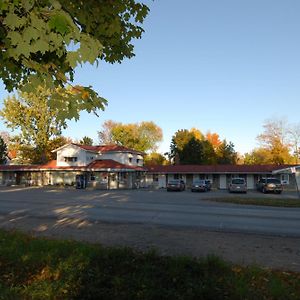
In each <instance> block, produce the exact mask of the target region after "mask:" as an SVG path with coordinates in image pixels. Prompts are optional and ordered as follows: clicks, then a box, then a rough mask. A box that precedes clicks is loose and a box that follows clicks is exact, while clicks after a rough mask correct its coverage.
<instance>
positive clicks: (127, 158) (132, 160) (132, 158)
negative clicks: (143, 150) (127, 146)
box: [99, 152, 144, 167]
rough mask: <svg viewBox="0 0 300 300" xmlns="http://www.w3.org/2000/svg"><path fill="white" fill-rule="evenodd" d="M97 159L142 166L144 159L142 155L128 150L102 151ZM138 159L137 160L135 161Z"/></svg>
mask: <svg viewBox="0 0 300 300" xmlns="http://www.w3.org/2000/svg"><path fill="white" fill-rule="evenodd" d="M99 159H112V160H115V161H117V162H119V163H121V164H124V165H129V166H141V167H142V166H143V165H144V161H143V157H142V156H141V155H139V154H134V153H133V154H132V153H129V152H111V153H104V154H101V156H99ZM137 160H138V162H137Z"/></svg>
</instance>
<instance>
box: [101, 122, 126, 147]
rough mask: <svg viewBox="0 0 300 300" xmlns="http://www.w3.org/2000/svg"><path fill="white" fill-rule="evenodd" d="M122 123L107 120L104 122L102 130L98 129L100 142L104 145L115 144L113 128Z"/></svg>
mask: <svg viewBox="0 0 300 300" xmlns="http://www.w3.org/2000/svg"><path fill="white" fill-rule="evenodd" d="M117 125H121V123H117V122H114V121H112V120H107V121H105V122H104V123H103V124H102V130H101V131H98V138H99V143H100V144H104V145H109V144H115V141H114V137H113V128H114V127H116V126H117Z"/></svg>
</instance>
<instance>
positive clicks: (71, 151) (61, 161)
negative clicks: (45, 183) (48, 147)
mask: <svg viewBox="0 0 300 300" xmlns="http://www.w3.org/2000/svg"><path fill="white" fill-rule="evenodd" d="M65 157H77V161H76V162H69V161H68V162H65ZM86 164H87V162H86V151H85V150H83V149H81V148H79V147H77V146H75V145H69V146H67V147H65V148H63V149H61V150H59V151H57V166H60V167H61V166H65V167H66V166H85V165H86Z"/></svg>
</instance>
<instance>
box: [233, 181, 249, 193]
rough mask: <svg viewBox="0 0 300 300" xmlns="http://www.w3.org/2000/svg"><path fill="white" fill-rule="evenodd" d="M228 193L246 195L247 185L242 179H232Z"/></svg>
mask: <svg viewBox="0 0 300 300" xmlns="http://www.w3.org/2000/svg"><path fill="white" fill-rule="evenodd" d="M228 190H229V193H233V192H235V193H247V183H246V180H245V179H244V178H232V179H231V182H230V183H229V185H228Z"/></svg>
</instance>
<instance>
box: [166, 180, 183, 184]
mask: <svg viewBox="0 0 300 300" xmlns="http://www.w3.org/2000/svg"><path fill="white" fill-rule="evenodd" d="M178 183H180V181H179V180H170V181H169V184H178Z"/></svg>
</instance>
